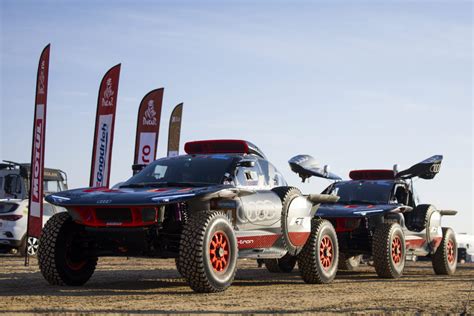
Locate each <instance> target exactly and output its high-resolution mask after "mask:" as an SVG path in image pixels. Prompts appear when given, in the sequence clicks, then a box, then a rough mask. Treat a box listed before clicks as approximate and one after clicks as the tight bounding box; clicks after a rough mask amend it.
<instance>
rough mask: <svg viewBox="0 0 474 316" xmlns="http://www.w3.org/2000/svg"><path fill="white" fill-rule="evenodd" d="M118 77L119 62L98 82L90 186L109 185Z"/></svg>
mask: <svg viewBox="0 0 474 316" xmlns="http://www.w3.org/2000/svg"><path fill="white" fill-rule="evenodd" d="M119 79H120V64H118V65H116V66H114V67H112V68H110V70H109V71H107V73H106V74H105V76H104V77H103V78H102V82H101V84H100V89H99V97H98V100H97V114H96V121H95V132H94V141H93V148H92V163H91V176H90V181H89V186H90V187H108V186H109V181H110V169H111V162H112V146H113V142H114V127H115V112H116V109H117V94H118V84H119Z"/></svg>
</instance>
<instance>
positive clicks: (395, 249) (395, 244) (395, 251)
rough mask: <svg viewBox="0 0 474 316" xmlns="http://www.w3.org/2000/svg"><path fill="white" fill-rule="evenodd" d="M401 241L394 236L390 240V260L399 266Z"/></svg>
mask: <svg viewBox="0 0 474 316" xmlns="http://www.w3.org/2000/svg"><path fill="white" fill-rule="evenodd" d="M402 256H403V254H402V241H401V239H400V237H398V236H395V237H394V238H393V240H392V260H393V263H395V264H400V263H401V261H402Z"/></svg>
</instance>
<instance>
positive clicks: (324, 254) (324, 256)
mask: <svg viewBox="0 0 474 316" xmlns="http://www.w3.org/2000/svg"><path fill="white" fill-rule="evenodd" d="M319 258H320V262H321V265H322V266H323V269H324V270H326V271H327V270H329V268H330V267H331V265H332V261H333V258H334V255H333V246H332V241H331V238H329V236H324V237H323V239H322V240H321V244H320V245H319Z"/></svg>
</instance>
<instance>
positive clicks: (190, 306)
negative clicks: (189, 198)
mask: <svg viewBox="0 0 474 316" xmlns="http://www.w3.org/2000/svg"><path fill="white" fill-rule="evenodd" d="M473 282H474V264H464V265H461V266H459V267H458V271H457V273H456V275H454V276H450V277H448V276H438V275H435V274H434V272H433V269H432V268H431V263H430V262H418V263H408V265H407V268H406V269H405V274H404V276H403V277H402V278H401V279H398V280H383V279H379V278H378V277H377V276H376V274H375V272H374V270H373V268H371V267H368V266H361V267H360V268H359V269H358V270H357V271H355V272H350V273H349V272H341V273H340V274H338V276H337V277H336V280H335V281H334V283H332V284H328V285H309V284H305V283H303V281H302V279H301V278H300V276H299V273H298V271H294V272H293V273H291V274H271V273H269V272H267V271H266V269H265V268H257V266H256V262H255V261H252V260H240V261H239V271H238V273H237V276H236V278H235V281H234V283H233V285H232V286H231V287H230V288H229V289H228V290H227V291H226V292H224V293H219V294H196V293H193V292H192V291H191V289H190V288H189V287H188V286H187V285H186V283H185V282H184V280H183V279H181V278H180V277H179V275H178V273H177V272H176V270H175V266H174V260H158V259H157V260H154V259H140V258H131V259H129V260H127V259H126V258H101V259H100V260H99V264H98V268H97V270H96V272H95V274H94V275H93V276H92V278H91V279H90V280H89V282H88V283H86V285H84V286H82V287H61V286H51V285H49V284H48V283H47V282H46V281H45V280H44V279H43V277H42V275H41V273H40V272H39V269H38V266H37V263H36V260H35V259H31V264H30V266H29V267H24V265H23V259H22V258H19V257H12V256H3V257H0V313H6V314H10V313H12V312H19V313H35V312H39V313H55V312H60V313H256V314H257V313H283V312H284V313H302V314H303V313H308V314H309V313H315V312H324V313H340V312H343V313H351V312H352V313H370V314H373V313H380V312H388V313H400V314H406V313H420V312H426V313H434V312H442V313H445V312H451V313H460V312H463V311H464V310H465V309H466V307H465V306H466V304H468V305H467V309H468V310H467V312H471V313H473V312H474V304H473V303H474V289H472V291H473V293H471V295H470V302H468V295H469V292H470V290H471V286H472V284H473ZM469 303H470V307H469Z"/></svg>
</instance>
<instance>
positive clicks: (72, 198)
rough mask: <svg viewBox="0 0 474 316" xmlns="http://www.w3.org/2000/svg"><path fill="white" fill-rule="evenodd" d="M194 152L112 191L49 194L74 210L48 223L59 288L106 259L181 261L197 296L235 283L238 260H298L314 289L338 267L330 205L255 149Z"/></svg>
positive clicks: (217, 146) (52, 278)
mask: <svg viewBox="0 0 474 316" xmlns="http://www.w3.org/2000/svg"><path fill="white" fill-rule="evenodd" d="M185 151H186V153H187V155H181V156H177V157H168V158H162V159H158V160H155V161H154V162H152V163H151V164H150V165H148V166H147V167H146V168H144V169H143V170H142V171H140V172H139V173H138V174H136V175H134V176H133V177H132V178H130V179H129V180H128V181H125V182H123V183H122V184H120V185H119V186H117V187H116V188H113V189H108V188H86V189H76V190H70V191H65V192H61V193H58V194H54V195H50V196H48V197H47V198H46V200H47V201H49V202H50V203H52V204H55V205H59V206H62V207H64V208H66V209H67V212H66V213H60V214H57V215H55V216H53V217H52V218H51V219H50V220H49V221H48V223H47V224H46V226H45V227H44V229H43V231H42V234H41V238H40V245H39V250H38V259H39V260H38V261H39V266H40V269H41V272H42V274H43V276H44V278H45V279H46V280H47V281H48V282H49V283H51V284H57V285H62V284H65V285H82V284H84V283H85V282H87V280H88V279H89V278H90V277H91V276H92V274H93V273H94V270H95V267H96V264H97V258H98V257H101V256H128V257H131V256H137V257H155V258H175V260H176V267H177V270H178V271H179V273H180V274H181V275H182V276H183V277H184V278H185V280H186V281H187V282H188V284H189V285H190V287H191V288H192V289H193V290H194V291H197V292H219V291H223V290H225V289H226V288H227V287H228V286H230V284H231V282H232V281H233V279H234V275H235V273H236V263H237V258H252V259H278V258H281V257H283V256H285V255H286V254H287V253H289V254H291V255H293V256H297V258H298V263H299V268H300V271H301V275H302V277H303V279H304V281H305V282H307V283H327V282H330V281H331V280H332V279H333V278H334V276H335V274H336V270H337V258H338V247H337V237H336V233H335V230H334V228H333V226H332V225H331V223H329V222H328V221H326V220H321V219H313V218H314V213H315V211H316V207H315V206H317V205H318V204H319V203H320V202H322V201H328V200H334V201H335V200H337V198H334V197H333V196H329V195H328V196H324V195H319V194H315V195H308V196H303V195H302V194H301V193H300V191H299V190H298V189H296V188H294V187H289V186H288V185H287V183H286V181H285V180H284V178H283V177H282V175H281V173H280V172H278V170H277V169H276V168H275V167H274V166H273V165H272V164H271V163H270V162H269V161H268V160H267V159H266V157H265V155H264V154H263V152H262V151H261V150H260V149H259V148H258V147H257V146H255V145H253V144H252V143H250V142H247V141H241V140H208V141H195V142H189V143H186V144H185Z"/></svg>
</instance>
